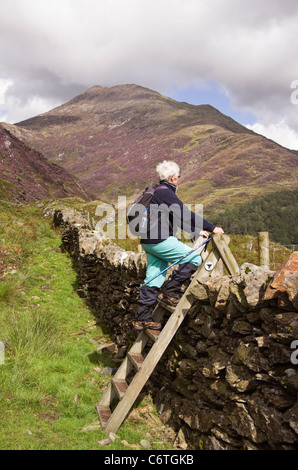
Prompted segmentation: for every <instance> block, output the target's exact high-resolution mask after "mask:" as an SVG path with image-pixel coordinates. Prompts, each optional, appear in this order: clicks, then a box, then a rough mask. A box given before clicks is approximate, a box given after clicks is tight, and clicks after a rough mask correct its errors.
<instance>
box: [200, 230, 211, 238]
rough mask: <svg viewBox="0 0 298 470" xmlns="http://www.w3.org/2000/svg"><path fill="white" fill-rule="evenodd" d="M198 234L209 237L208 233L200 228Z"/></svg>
mask: <svg viewBox="0 0 298 470" xmlns="http://www.w3.org/2000/svg"><path fill="white" fill-rule="evenodd" d="M200 235H201V236H202V237H206V238H208V237H209V233H208V232H206V230H201V231H200Z"/></svg>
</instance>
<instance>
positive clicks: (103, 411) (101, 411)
mask: <svg viewBox="0 0 298 470" xmlns="http://www.w3.org/2000/svg"><path fill="white" fill-rule="evenodd" d="M96 409H97V413H98V416H99V419H100V424H101V427H102V428H103V429H105V427H106V425H107V423H108V421H109V419H110V417H111V416H112V412H111V410H110V407H109V406H103V405H96Z"/></svg>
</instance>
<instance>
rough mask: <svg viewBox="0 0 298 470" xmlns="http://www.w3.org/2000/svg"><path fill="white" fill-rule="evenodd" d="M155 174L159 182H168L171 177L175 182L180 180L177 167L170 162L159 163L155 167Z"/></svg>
mask: <svg viewBox="0 0 298 470" xmlns="http://www.w3.org/2000/svg"><path fill="white" fill-rule="evenodd" d="M156 172H157V174H158V176H159V180H160V181H164V180H166V181H170V180H171V179H172V177H174V179H177V180H178V179H179V178H180V168H179V166H178V165H177V163H175V162H172V161H170V160H164V161H163V162H161V163H159V164H158V165H157V167H156Z"/></svg>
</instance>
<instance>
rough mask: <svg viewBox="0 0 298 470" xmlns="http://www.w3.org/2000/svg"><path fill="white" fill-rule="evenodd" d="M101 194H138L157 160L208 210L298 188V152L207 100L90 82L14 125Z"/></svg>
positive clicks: (152, 178) (186, 196) (152, 177)
mask: <svg viewBox="0 0 298 470" xmlns="http://www.w3.org/2000/svg"><path fill="white" fill-rule="evenodd" d="M12 128H13V129H12V132H15V133H17V134H18V136H19V137H20V138H21V139H22V140H23V141H25V142H28V143H30V145H31V146H33V147H34V148H35V149H37V150H39V151H40V152H42V153H43V154H44V155H45V156H46V157H47V159H48V160H49V161H51V162H54V163H57V164H59V165H61V166H63V167H64V168H65V169H66V170H67V171H69V172H70V173H72V174H73V175H75V176H76V177H77V178H78V179H79V180H80V181H81V183H82V184H83V185H84V187H85V188H88V189H90V190H92V191H93V193H94V195H95V196H96V197H100V198H102V199H106V200H110V201H116V200H117V196H118V195H126V196H127V197H128V198H130V199H131V198H133V197H135V195H136V194H138V193H139V191H140V190H142V189H143V188H144V187H145V186H147V185H150V184H153V183H155V182H156V174H155V167H156V164H157V163H159V162H160V161H161V160H164V159H173V160H175V161H177V163H179V165H180V167H181V169H182V177H181V179H180V186H179V195H180V196H181V198H183V200H184V201H185V202H188V203H192V202H193V203H204V208H205V209H207V211H209V212H218V211H220V210H223V209H225V208H226V207H228V206H230V205H234V204H236V203H241V202H245V201H248V200H251V199H252V198H255V197H259V196H263V195H267V194H270V193H271V192H276V191H279V190H285V189H288V190H293V189H297V181H298V178H297V159H298V157H297V154H295V152H291V151H290V150H288V149H286V148H283V147H281V146H280V145H278V144H276V143H275V142H273V141H271V140H268V139H266V138H265V137H262V136H260V135H258V134H255V133H254V132H252V131H250V130H248V129H247V128H246V127H244V126H242V125H240V124H239V123H237V122H236V121H234V120H233V119H231V118H230V117H228V116H225V115H224V114H222V113H220V112H219V111H218V110H216V109H215V108H213V107H212V106H209V105H200V106H194V105H190V104H188V103H181V102H177V101H174V100H173V99H170V98H167V97H165V96H163V95H161V94H159V93H157V92H154V91H151V90H149V89H146V88H143V87H140V86H137V85H120V86H116V87H111V88H104V87H100V86H95V87H92V88H90V89H88V90H86V91H85V92H83V93H81V94H80V95H78V96H77V97H75V98H73V99H72V100H70V101H69V102H68V103H66V104H64V105H62V106H59V107H57V108H55V109H53V110H51V111H49V112H47V113H44V114H41V115H39V116H36V117H33V118H31V119H28V120H26V121H23V122H20V123H18V124H17V125H16V126H12Z"/></svg>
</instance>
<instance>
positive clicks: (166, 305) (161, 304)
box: [159, 300, 176, 313]
mask: <svg viewBox="0 0 298 470" xmlns="http://www.w3.org/2000/svg"><path fill="white" fill-rule="evenodd" d="M159 305H160V306H161V307H163V308H164V309H166V310H168V312H171V313H173V312H174V311H175V309H176V307H172V306H171V305H168V304H167V303H165V302H163V301H162V300H160V301H159Z"/></svg>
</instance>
